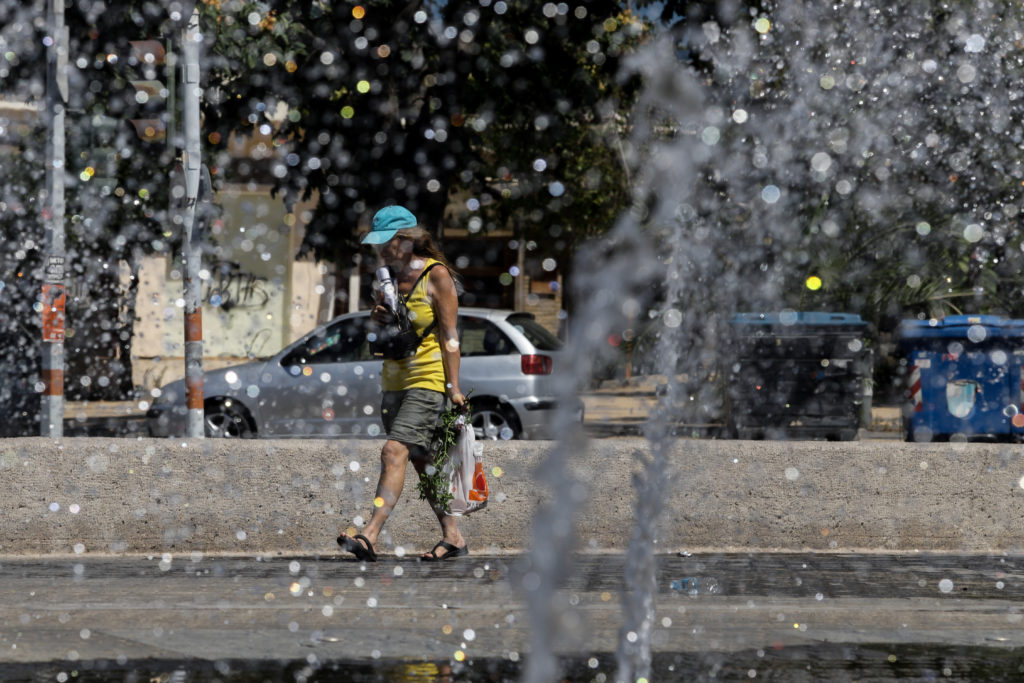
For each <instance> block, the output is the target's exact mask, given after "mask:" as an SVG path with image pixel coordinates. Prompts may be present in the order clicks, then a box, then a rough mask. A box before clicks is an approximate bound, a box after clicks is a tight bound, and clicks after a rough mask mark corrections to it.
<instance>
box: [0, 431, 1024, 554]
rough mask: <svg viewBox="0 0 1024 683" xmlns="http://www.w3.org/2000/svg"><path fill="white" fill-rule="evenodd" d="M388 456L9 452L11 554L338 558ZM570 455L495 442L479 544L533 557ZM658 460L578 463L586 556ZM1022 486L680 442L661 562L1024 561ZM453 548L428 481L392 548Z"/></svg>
mask: <svg viewBox="0 0 1024 683" xmlns="http://www.w3.org/2000/svg"><path fill="white" fill-rule="evenodd" d="M380 445H381V443H380V442H379V441H252V442H230V441H210V440H203V441H191V442H185V441H181V440H149V439H138V440H132V439H98V438H93V439H65V440H63V441H59V442H54V441H51V440H48V439H42V438H33V439H14V440H8V441H4V442H0V482H2V490H3V499H4V505H3V507H2V508H0V510H2V511H0V521H2V528H3V530H4V533H3V536H2V543H0V554H35V553H43V554H49V553H110V552H113V553H165V552H167V553H174V554H182V553H189V552H203V553H210V552H227V553H241V554H249V553H264V552H282V553H304V554H321V553H326V554H333V553H336V552H337V549H336V547H335V544H334V538H335V537H336V535H337V534H338V532H339V530H342V529H344V528H346V527H348V526H349V524H350V523H351V521H352V520H353V519H354V518H355V517H357V516H358V515H364V516H365V515H368V513H369V505H370V501H371V497H372V493H373V488H374V486H375V484H376V481H377V473H378V465H377V459H378V453H379V449H380ZM557 447H558V446H557V444H555V443H553V442H511V443H496V444H488V446H487V449H486V453H485V462H486V466H487V468H488V471H489V472H490V486H491V502H490V505H489V507H488V508H487V509H486V510H484V511H481V512H479V513H476V514H474V515H473V516H472V517H470V518H467V519H465V520H464V521H463V530H464V533H465V534H466V536H467V538H468V539H469V542H470V546H471V548H473V549H477V550H479V551H505V550H508V551H511V550H520V549H523V548H525V547H528V546H529V543H530V530H531V524H532V521H533V518H534V513H535V511H536V509H537V507H538V505H539V503H540V500H541V498H542V493H543V487H541V486H539V485H537V484H535V483H534V481H533V480H532V473H533V472H534V471H536V469H537V467H538V466H539V465H540V464H541V462H542V460H543V459H544V458H546V457H547V456H548V454H549V453H550V452H551V451H552V449H554V448H557ZM647 450H648V447H647V444H646V442H644V441H642V440H640V439H606V440H599V441H591V442H590V443H589V445H588V447H587V449H586V450H585V451H584V452H577V454H576V456H575V457H574V458H573V460H572V467H573V470H574V472H575V474H576V476H577V477H578V478H579V479H580V480H581V481H582V482H584V483H585V484H586V486H587V489H588V490H589V497H588V499H587V500H588V502H587V503H586V504H585V505H583V506H582V508H581V509H580V511H579V514H578V516H577V529H578V541H579V543H578V545H579V547H580V548H583V549H592V550H604V549H609V550H622V549H623V548H624V547H625V545H626V540H627V538H626V535H627V534H628V533H629V531H630V529H631V528H632V527H633V522H632V520H633V512H632V510H633V500H634V495H633V491H632V488H631V475H632V474H633V473H634V472H636V471H637V470H638V468H639V467H640V463H641V462H642V461H643V460H644V458H643V457H642V454H644V453H646V452H647ZM496 467H497V468H500V470H501V476H495V475H494V468H496ZM1022 476H1024V462H1022V459H1021V457H1020V447H1019V446H1009V445H986V444H970V445H956V444H941V445H931V444H929V445H925V444H906V443H902V442H890V441H865V442H853V443H825V442H744V441H689V440H684V441H678V442H674V444H673V447H672V451H671V457H670V471H669V473H668V477H667V478H666V482H667V483H666V495H665V497H664V501H663V514H662V517H661V520H660V525H659V529H660V531H659V539H658V546H657V550H658V551H659V552H676V551H679V550H683V549H688V550H697V549H710V548H734V549H735V548H749V549H790V550H801V549H812V550H822V551H828V550H855V549H875V550H878V549H886V550H901V551H913V550H921V551H927V550H942V551H963V552H979V551H1008V552H1020V551H1021V550H1022V548H1024V524H1022V520H1024V489H1022V488H1021V483H1022ZM560 495H562V497H563V498H566V497H567V495H566V494H565V493H564V492H562V493H561V494H560ZM568 505H569V504H568V503H566V512H565V514H566V515H569V514H570V510H569V507H568ZM438 538H440V536H439V532H438V529H437V522H436V520H435V519H434V518H433V516H432V514H431V513H430V511H429V509H428V508H427V505H426V504H425V503H424V502H422V501H420V500H418V498H417V494H416V492H415V478H414V475H413V472H412V469H411V468H410V470H409V476H408V477H407V479H406V492H405V495H404V497H403V499H402V500H401V501H400V502H399V506H398V508H397V510H396V512H395V514H394V515H393V517H392V518H391V520H390V521H389V523H388V527H387V534H386V536H384V537H382V540H381V542H379V543H378V546H379V547H378V550H380V551H382V552H385V553H394V552H396V551H397V549H398V548H399V547H401V548H402V549H403V550H404V551H405V552H410V553H411V552H421V551H423V550H426V549H429V548H430V547H431V546H432V545H433V544H434V543H435V542H436V541H437V540H438Z"/></svg>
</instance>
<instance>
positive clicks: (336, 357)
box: [147, 308, 583, 439]
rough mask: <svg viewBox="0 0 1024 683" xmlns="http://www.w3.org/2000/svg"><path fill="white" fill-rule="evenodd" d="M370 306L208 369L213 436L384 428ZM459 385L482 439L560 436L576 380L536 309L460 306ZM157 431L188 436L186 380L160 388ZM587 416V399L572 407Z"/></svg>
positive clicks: (153, 430) (323, 434)
mask: <svg viewBox="0 0 1024 683" xmlns="http://www.w3.org/2000/svg"><path fill="white" fill-rule="evenodd" d="M369 319H370V316H369V311H359V312H356V313H349V314H347V315H343V316H340V317H338V318H335V319H334V320H332V321H331V322H330V323H327V324H326V325H323V326H321V327H318V328H317V329H315V330H313V331H312V332H310V333H309V334H307V335H306V336H305V337H303V338H302V339H300V340H299V341H297V342H295V343H293V344H291V345H289V346H287V347H285V348H284V349H283V350H282V351H280V352H278V353H277V354H275V355H274V356H271V357H270V358H268V359H265V360H258V361H254V362H251V363H245V364H243V365H236V366H233V367H229V368H223V369H220V370H215V371H211V372H207V373H205V377H204V391H203V394H204V406H205V410H204V414H205V431H206V436H208V437H243V438H244V437H250V438H251V437H261V438H273V439H277V438H310V437H316V438H353V437H375V436H379V435H381V434H382V433H383V426H382V425H381V421H380V398H381V385H380V373H381V363H382V361H381V360H379V359H376V358H374V357H373V356H372V355H371V354H370V348H369V342H368V341H367V338H366V327H367V323H368V322H369ZM458 326H459V339H460V343H461V347H460V348H461V351H462V363H461V371H460V373H459V384H460V388H461V389H462V391H463V392H465V393H470V392H472V394H471V395H470V404H471V405H472V409H473V414H472V422H473V427H474V428H475V430H476V435H477V438H484V439H518V438H523V439H546V438H551V437H552V434H551V431H550V429H549V422H550V417H551V414H552V411H553V410H554V408H555V396H557V395H558V391H556V383H559V382H569V381H571V378H570V377H568V376H567V375H566V373H565V371H564V367H565V365H566V364H565V363H564V359H565V355H564V354H565V353H566V352H565V351H564V350H563V348H562V342H561V341H559V340H558V338H557V337H555V336H554V335H553V334H551V333H550V332H549V331H548V330H547V329H545V328H544V327H543V326H542V325H540V324H539V323H538V322H537V321H536V320H534V318H533V315H532V314H529V313H517V312H514V311H502V310H491V309H483V308H460V309H459V324H458ZM154 394H155V395H156V396H155V398H154V400H153V403H152V407H151V408H150V410H149V412H148V414H147V425H148V429H149V433H150V435H151V436H156V437H168V436H175V437H178V436H184V434H185V424H186V409H185V383H184V381H183V380H179V381H176V382H172V383H170V384H168V385H166V386H164V387H161V388H160V389H159V390H157V391H155V392H154ZM573 407H574V409H575V410H576V411H577V417H578V418H579V419H580V420H582V419H583V404H582V402H581V401H580V402H577V403H576V405H574V406H573Z"/></svg>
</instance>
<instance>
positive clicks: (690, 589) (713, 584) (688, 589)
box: [669, 576, 722, 598]
mask: <svg viewBox="0 0 1024 683" xmlns="http://www.w3.org/2000/svg"><path fill="white" fill-rule="evenodd" d="M669 587H670V588H671V589H672V590H674V591H679V592H680V593H686V594H687V595H689V596H690V597H691V598H695V597H697V596H698V595H702V594H703V595H718V594H719V593H721V592H722V587H721V586H719V585H718V580H717V579H713V578H711V577H709V576H685V577H683V578H681V579H676V580H674V581H672V583H670V584H669Z"/></svg>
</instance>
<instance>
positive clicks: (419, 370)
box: [338, 206, 469, 562]
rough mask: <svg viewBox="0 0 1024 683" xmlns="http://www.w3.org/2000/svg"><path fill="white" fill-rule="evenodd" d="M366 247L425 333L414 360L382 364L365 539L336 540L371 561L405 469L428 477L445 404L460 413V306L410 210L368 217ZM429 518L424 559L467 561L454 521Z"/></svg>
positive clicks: (379, 316)
mask: <svg viewBox="0 0 1024 683" xmlns="http://www.w3.org/2000/svg"><path fill="white" fill-rule="evenodd" d="M363 244H372V245H374V247H375V249H376V250H377V255H378V257H379V259H380V263H381V265H386V266H388V268H389V269H390V271H391V273H392V277H393V278H394V280H395V283H396V285H397V288H398V291H399V292H400V293H401V294H402V296H403V297H405V300H406V307H407V308H408V310H409V319H410V321H411V322H412V327H413V329H414V330H415V331H416V334H417V335H421V336H422V335H425V336H424V337H423V340H422V342H421V343H420V345H419V347H418V348H417V349H416V352H415V353H414V354H413V355H412V356H409V357H408V358H403V359H400V360H385V361H384V367H383V370H382V372H381V386H382V389H383V391H384V395H383V397H382V399H381V420H382V421H383V423H384V430H385V432H386V433H387V441H386V442H385V443H384V448H383V449H382V450H381V454H380V461H381V471H380V478H379V480H378V481H377V493H376V496H375V497H374V499H373V505H374V508H373V514H372V515H371V517H370V521H369V522H368V523H367V525H366V527H365V528H364V529H363V530H362V533H357V534H355V535H353V536H349V535H348V534H346V533H342V534H341V535H340V536H338V545H340V546H341V547H342V548H343V549H345V550H346V551H348V552H350V553H352V554H353V555H355V556H356V558H357V559H360V560H367V561H370V562H376V561H377V551H376V549H375V547H374V546H375V545H376V543H377V538H378V536H379V535H380V532H381V529H382V528H383V526H384V523H385V522H386V521H387V519H388V516H389V515H390V514H391V511H392V510H394V508H395V504H396V503H397V502H398V497H399V496H400V495H401V493H402V487H403V486H404V485H405V470H406V464H407V463H408V462H409V460H410V459H411V460H412V463H413V467H415V468H416V471H417V472H418V473H421V474H422V473H423V472H424V471H425V469H426V467H427V465H428V464H431V463H432V457H431V453H430V442H431V440H432V438H433V435H434V429H435V427H436V425H437V422H438V418H439V417H440V415H441V413H442V412H443V411H444V410H445V407H446V404H447V401H448V400H450V401H451V402H452V403H454V404H455V405H457V406H460V407H461V406H464V405H465V403H466V397H465V396H464V395H463V394H462V392H461V391H460V390H459V358H460V357H459V333H458V330H457V329H456V323H457V321H458V312H459V302H458V295H457V292H456V288H455V281H454V280H453V277H452V272H451V267H450V266H449V265H448V263H447V261H446V260H445V258H444V255H443V254H442V253H441V251H440V249H438V247H437V245H436V244H434V241H433V240H432V239H431V237H430V233H428V232H427V231H426V230H424V229H423V228H421V227H420V226H419V223H418V222H417V220H416V217H415V216H414V215H413V214H412V213H411V212H410V211H409V210H408V209H405V208H404V207H401V206H387V207H384V208H383V209H381V210H380V211H378V212H377V214H376V215H375V216H374V217H373V226H372V227H371V229H370V232H369V233H368V234H367V235H366V237H364V238H363ZM435 266H436V267H435ZM421 276H422V277H421ZM370 317H371V320H373V321H374V322H375V323H377V324H384V323H386V322H388V320H389V318H390V313H389V311H388V309H387V308H386V307H385V306H383V305H381V304H380V303H378V305H377V306H376V307H375V308H374V309H373V312H372V313H371V316H370ZM434 513H435V514H436V515H437V520H438V522H439V523H440V525H441V534H442V538H441V541H440V542H438V543H437V545H435V546H434V548H433V550H431V551H430V552H428V553H425V554H424V555H422V556H421V559H423V560H426V561H435V560H448V559H452V558H456V557H460V556H462V555H467V554H468V553H469V546H468V545H467V543H466V540H465V538H463V536H462V532H461V531H459V526H458V523H457V518H456V517H452V516H449V515H446V514H445V513H444V511H442V510H436V509H435V510H434ZM352 528H354V527H352Z"/></svg>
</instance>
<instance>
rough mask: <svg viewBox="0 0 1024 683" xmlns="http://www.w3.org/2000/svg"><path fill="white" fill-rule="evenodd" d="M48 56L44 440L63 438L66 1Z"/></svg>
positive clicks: (53, 13)
mask: <svg viewBox="0 0 1024 683" xmlns="http://www.w3.org/2000/svg"><path fill="white" fill-rule="evenodd" d="M47 24H48V26H49V29H50V36H49V38H50V42H49V44H48V46H47V50H46V123H47V129H48V133H49V134H48V135H47V138H46V205H45V208H44V209H43V216H44V219H45V221H46V269H45V271H44V274H43V287H42V297H41V303H42V328H43V358H42V380H43V395H42V402H41V411H40V412H41V414H40V418H39V422H40V425H39V427H40V432H39V433H40V435H41V436H48V437H51V438H60V437H62V436H64V310H65V309H64V303H65V297H66V295H65V288H64V258H65V249H64V173H65V151H64V113H65V105H66V104H67V101H68V31H67V27H66V26H65V25H64V0H50V2H49V5H48V8H47Z"/></svg>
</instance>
